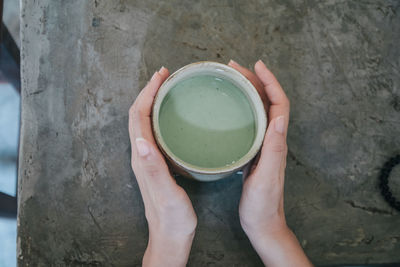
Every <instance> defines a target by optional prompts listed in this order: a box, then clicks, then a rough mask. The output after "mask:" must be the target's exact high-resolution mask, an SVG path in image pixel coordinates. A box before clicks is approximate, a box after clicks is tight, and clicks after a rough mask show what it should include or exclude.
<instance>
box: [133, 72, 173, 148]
mask: <svg viewBox="0 0 400 267" xmlns="http://www.w3.org/2000/svg"><path fill="white" fill-rule="evenodd" d="M168 76H169V72H168V70H167V69H166V68H164V67H162V68H161V69H160V71H158V72H155V73H154V75H153V76H152V78H151V80H150V81H149V83H148V84H147V85H146V86H145V87H144V89H143V90H142V91H141V92H140V94H139V95H138V97H137V98H136V100H135V103H134V104H133V105H132V107H131V108H130V110H129V133H130V139H131V144H132V149H133V146H134V140H135V139H136V138H138V137H143V138H146V140H148V141H149V142H152V143H155V142H154V137H153V133H152V129H151V119H150V115H151V108H152V105H153V101H154V97H155V95H156V93H157V91H158V89H159V88H160V86H161V84H162V83H163V82H164V81H165V79H166V78H167V77H168Z"/></svg>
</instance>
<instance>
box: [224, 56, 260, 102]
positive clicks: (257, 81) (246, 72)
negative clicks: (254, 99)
mask: <svg viewBox="0 0 400 267" xmlns="http://www.w3.org/2000/svg"><path fill="white" fill-rule="evenodd" d="M228 66H231V67H232V68H234V69H235V70H237V71H239V72H240V73H241V74H243V76H244V77H246V78H247V79H248V80H249V81H250V82H251V83H252V84H253V86H254V87H255V88H256V89H257V92H258V94H259V95H260V97H261V100H262V101H263V103H264V105H265V106H266V107H267V104H268V98H267V95H266V94H265V91H264V86H263V84H262V83H261V81H260V79H259V78H258V77H257V76H256V75H255V74H254V73H253V72H252V71H250V70H249V69H247V68H245V67H242V66H241V65H240V64H239V63H237V62H236V61H233V60H232V59H231V60H230V61H229V63H228Z"/></svg>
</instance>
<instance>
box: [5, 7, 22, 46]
mask: <svg viewBox="0 0 400 267" xmlns="http://www.w3.org/2000/svg"><path fill="white" fill-rule="evenodd" d="M19 2H20V1H19V0H4V1H3V22H4V25H6V27H7V29H8V31H9V32H10V34H11V36H12V38H13V39H14V41H15V43H16V44H17V46H18V47H19V48H20V47H21V45H20V38H19V26H20V25H19V19H20V16H19V4H20V3H19Z"/></svg>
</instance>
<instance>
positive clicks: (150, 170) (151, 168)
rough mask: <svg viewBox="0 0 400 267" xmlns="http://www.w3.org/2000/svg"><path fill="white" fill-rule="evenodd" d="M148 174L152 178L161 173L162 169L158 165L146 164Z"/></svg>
mask: <svg viewBox="0 0 400 267" xmlns="http://www.w3.org/2000/svg"><path fill="white" fill-rule="evenodd" d="M146 174H147V175H148V177H149V178H152V177H157V176H159V175H161V171H160V169H159V168H158V167H157V166H156V165H148V166H146Z"/></svg>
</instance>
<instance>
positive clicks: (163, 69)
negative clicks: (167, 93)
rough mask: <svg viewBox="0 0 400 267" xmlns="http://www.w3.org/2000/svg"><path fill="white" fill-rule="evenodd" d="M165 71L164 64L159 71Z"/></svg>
mask: <svg viewBox="0 0 400 267" xmlns="http://www.w3.org/2000/svg"><path fill="white" fill-rule="evenodd" d="M164 71H165V68H164V66H162V67H161V68H160V70H159V71H158V73H160V74H162V73H163V72H164Z"/></svg>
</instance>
